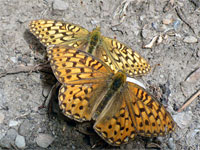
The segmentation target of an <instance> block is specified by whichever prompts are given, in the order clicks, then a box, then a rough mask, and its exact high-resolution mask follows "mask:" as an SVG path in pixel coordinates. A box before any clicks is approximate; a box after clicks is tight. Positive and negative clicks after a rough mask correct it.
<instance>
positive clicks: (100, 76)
mask: <svg viewBox="0 0 200 150" xmlns="http://www.w3.org/2000/svg"><path fill="white" fill-rule="evenodd" d="M48 57H49V60H50V64H51V67H52V70H53V72H54V75H55V76H56V78H57V79H58V81H59V82H60V83H62V84H76V83H78V84H81V83H82V84H83V83H99V82H102V81H105V78H107V77H108V76H109V75H110V74H111V73H112V70H111V69H110V68H109V67H108V66H107V65H105V64H104V63H100V62H102V61H101V60H97V58H96V59H95V58H94V57H93V56H92V55H90V54H88V53H86V52H83V51H79V50H74V49H71V48H68V49H67V48H66V47H63V48H62V47H49V49H48Z"/></svg>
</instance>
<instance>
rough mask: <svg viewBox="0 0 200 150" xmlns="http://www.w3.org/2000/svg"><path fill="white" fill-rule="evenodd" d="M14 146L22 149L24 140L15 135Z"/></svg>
mask: <svg viewBox="0 0 200 150" xmlns="http://www.w3.org/2000/svg"><path fill="white" fill-rule="evenodd" d="M15 145H16V146H17V147H18V148H20V149H24V148H25V146H26V142H25V138H24V137H23V136H21V135H17V137H16V139H15Z"/></svg>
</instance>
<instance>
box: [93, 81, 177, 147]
mask: <svg viewBox="0 0 200 150" xmlns="http://www.w3.org/2000/svg"><path fill="white" fill-rule="evenodd" d="M175 126H176V124H175V122H174V121H173V119H172V117H171V115H170V114H169V113H168V112H167V111H166V109H165V108H164V106H163V105H161V104H160V103H159V102H158V101H157V100H156V99H155V98H154V97H153V96H151V95H150V94H149V93H148V92H146V91H145V90H144V89H143V88H142V87H140V86H138V85H136V84H134V83H130V82H127V83H126V84H125V85H124V87H123V88H122V89H121V91H120V92H117V93H116V95H115V96H113V97H111V99H110V100H109V103H108V104H107V105H106V107H105V108H104V109H103V111H102V112H101V114H100V116H99V117H98V119H97V121H96V122H95V124H94V129H95V131H96V132H97V133H98V134H99V135H100V136H101V137H102V138H103V139H104V140H105V141H106V142H107V143H109V144H111V145H114V146H119V145H121V144H123V143H127V142H128V141H129V140H130V139H133V138H134V137H135V136H136V135H141V136H147V137H155V136H163V135H165V134H167V133H170V132H172V131H173V130H174V128H175Z"/></svg>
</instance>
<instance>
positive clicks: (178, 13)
mask: <svg viewBox="0 0 200 150" xmlns="http://www.w3.org/2000/svg"><path fill="white" fill-rule="evenodd" d="M175 11H176V13H177V16H178V17H179V18H180V19H181V20H182V21H183V22H184V23H185V24H186V25H187V26H188V27H189V28H190V29H191V30H192V32H193V33H194V34H195V32H194V29H193V28H192V27H191V25H190V24H189V23H187V22H186V21H185V20H186V19H184V17H183V16H182V15H181V13H180V9H178V8H175Z"/></svg>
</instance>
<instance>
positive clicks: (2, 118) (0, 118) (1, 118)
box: [0, 112, 5, 124]
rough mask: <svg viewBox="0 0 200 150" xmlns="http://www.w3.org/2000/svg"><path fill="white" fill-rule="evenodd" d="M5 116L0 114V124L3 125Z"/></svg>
mask: <svg viewBox="0 0 200 150" xmlns="http://www.w3.org/2000/svg"><path fill="white" fill-rule="evenodd" d="M4 118H5V115H4V114H3V113H1V112H0V124H1V123H3V121H4Z"/></svg>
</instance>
